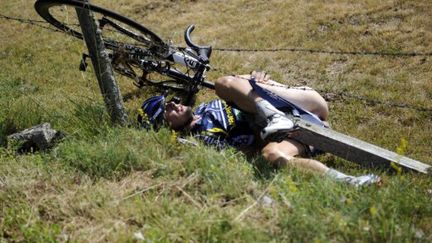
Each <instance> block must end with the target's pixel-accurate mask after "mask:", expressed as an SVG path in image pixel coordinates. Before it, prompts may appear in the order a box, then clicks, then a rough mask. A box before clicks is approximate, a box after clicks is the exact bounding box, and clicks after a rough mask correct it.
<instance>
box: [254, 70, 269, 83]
mask: <svg viewBox="0 0 432 243" xmlns="http://www.w3.org/2000/svg"><path fill="white" fill-rule="evenodd" d="M251 78H255V81H257V82H262V83H267V82H268V81H269V80H270V75H268V74H267V73H266V72H264V71H252V73H251Z"/></svg>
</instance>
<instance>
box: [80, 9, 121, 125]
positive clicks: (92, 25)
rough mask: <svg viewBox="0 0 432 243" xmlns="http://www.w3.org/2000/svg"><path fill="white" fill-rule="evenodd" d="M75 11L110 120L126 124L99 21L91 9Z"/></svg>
mask: <svg viewBox="0 0 432 243" xmlns="http://www.w3.org/2000/svg"><path fill="white" fill-rule="evenodd" d="M76 13H77V15H78V20H79V23H80V26H81V30H82V33H83V36H84V40H85V42H86V45H87V49H88V51H89V56H90V58H91V60H92V64H93V68H94V71H95V74H96V77H97V80H98V83H99V87H100V90H101V93H102V96H103V98H104V101H105V106H106V107H107V109H108V112H109V114H110V116H111V121H112V122H113V123H115V124H119V125H126V124H127V115H126V111H125V108H124V106H123V101H122V97H121V94H120V90H119V88H118V86H117V82H116V80H115V77H114V72H113V70H112V66H111V62H110V60H109V57H108V53H107V52H106V51H105V45H104V42H103V39H102V34H101V31H100V29H99V23H98V22H97V21H96V20H95V19H94V17H93V13H92V12H91V11H88V10H86V9H78V8H76Z"/></svg>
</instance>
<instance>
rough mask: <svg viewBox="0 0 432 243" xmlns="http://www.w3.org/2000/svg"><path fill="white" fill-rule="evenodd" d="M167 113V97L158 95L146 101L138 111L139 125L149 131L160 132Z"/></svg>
mask: <svg viewBox="0 0 432 243" xmlns="http://www.w3.org/2000/svg"><path fill="white" fill-rule="evenodd" d="M164 112H165V96H164V95H158V96H153V97H151V98H148V99H146V100H145V101H144V102H143V104H142V105H141V108H140V109H138V122H139V124H140V125H141V126H142V127H143V128H145V129H147V130H149V129H151V128H153V130H158V129H159V128H160V127H161V125H163V123H164V121H165V119H164Z"/></svg>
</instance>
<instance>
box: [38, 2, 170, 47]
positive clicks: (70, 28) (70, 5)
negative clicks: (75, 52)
mask: <svg viewBox="0 0 432 243" xmlns="http://www.w3.org/2000/svg"><path fill="white" fill-rule="evenodd" d="M35 9H36V11H37V13H38V14H39V15H40V16H41V17H42V18H43V19H45V20H46V21H47V22H48V23H50V24H52V25H53V26H55V27H56V28H58V29H60V30H62V31H64V32H66V33H68V34H70V35H72V36H74V37H77V38H79V39H83V34H82V31H81V27H80V24H79V21H78V17H77V14H76V10H75V9H84V10H90V11H91V12H92V13H93V16H94V18H95V19H96V20H98V21H99V23H100V29H101V30H102V38H103V39H104V42H105V46H106V48H108V49H111V50H113V49H118V48H120V47H121V46H125V44H129V45H133V46H139V47H140V48H143V47H144V48H145V49H153V50H155V51H158V52H163V51H164V49H166V46H167V45H166V44H165V43H164V42H163V41H162V39H161V38H159V36H157V35H156V34H154V33H153V32H151V31H150V30H149V29H147V28H146V27H144V26H142V25H141V24H139V23H137V22H135V21H133V20H131V19H129V18H127V17H124V16H122V15H120V14H118V13H115V12H112V11H110V10H108V9H105V8H102V7H98V6H96V5H93V4H90V3H88V2H85V1H82V0H38V1H36V3H35ZM155 54H162V53H155Z"/></svg>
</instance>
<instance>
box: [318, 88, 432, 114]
mask: <svg viewBox="0 0 432 243" xmlns="http://www.w3.org/2000/svg"><path fill="white" fill-rule="evenodd" d="M317 92H319V93H321V94H323V96H324V99H325V100H326V101H330V102H337V101H347V100H350V99H351V100H353V99H355V100H357V101H362V102H364V103H366V104H367V105H370V106H377V105H383V106H388V107H395V108H402V109H410V110H415V111H420V112H427V113H432V108H428V107H423V106H418V105H409V104H405V103H396V102H391V101H383V100H374V99H371V98H368V97H366V96H361V95H356V94H352V93H348V92H334V91H331V90H330V91H329V90H317Z"/></svg>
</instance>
